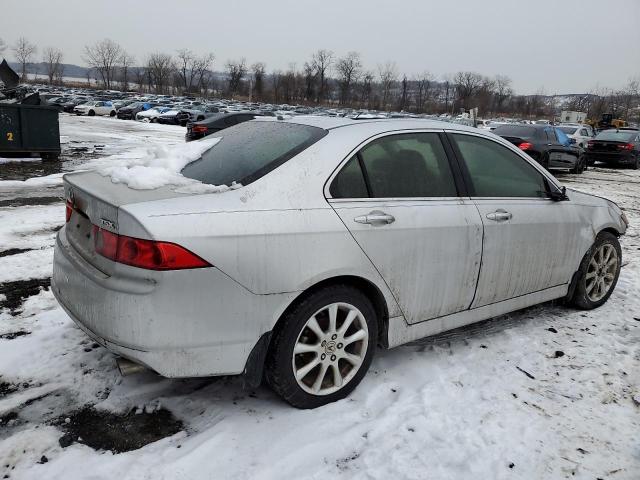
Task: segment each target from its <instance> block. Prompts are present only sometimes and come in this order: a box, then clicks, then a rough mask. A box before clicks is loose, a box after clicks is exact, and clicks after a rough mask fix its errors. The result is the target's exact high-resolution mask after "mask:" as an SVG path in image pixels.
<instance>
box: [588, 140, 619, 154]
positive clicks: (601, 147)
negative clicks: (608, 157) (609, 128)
mask: <svg viewBox="0 0 640 480" xmlns="http://www.w3.org/2000/svg"><path fill="white" fill-rule="evenodd" d="M626 143H627V142H617V141H613V140H592V141H591V142H590V145H591V148H590V150H592V151H594V152H608V153H618V152H620V149H619V148H618V146H619V145H624V144H626Z"/></svg>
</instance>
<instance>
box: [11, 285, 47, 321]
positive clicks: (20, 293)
mask: <svg viewBox="0 0 640 480" xmlns="http://www.w3.org/2000/svg"><path fill="white" fill-rule="evenodd" d="M50 286H51V278H50V277H48V278H35V279H31V280H18V281H15V282H7V283H0V294H2V295H4V296H5V297H6V299H5V300H4V301H2V302H0V308H8V309H9V310H10V311H11V314H12V315H15V314H16V311H17V310H18V309H19V308H20V306H22V302H23V301H24V300H25V299H26V298H29V297H30V296H32V295H37V294H38V293H40V290H41V289H48V288H49V287H50Z"/></svg>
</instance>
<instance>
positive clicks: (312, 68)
mask: <svg viewBox="0 0 640 480" xmlns="http://www.w3.org/2000/svg"><path fill="white" fill-rule="evenodd" d="M7 48H10V49H11V51H12V52H13V54H14V57H15V59H16V61H17V62H18V63H19V64H20V66H21V76H22V79H23V80H26V67H27V65H28V64H29V63H30V62H32V61H33V60H34V59H35V58H36V55H37V53H38V48H37V47H36V45H34V44H32V43H31V42H29V41H28V40H27V39H26V38H24V37H21V38H19V39H18V40H17V41H16V43H15V44H13V45H11V46H8V45H6V44H5V43H4V42H2V40H1V39H0V53H2V51H3V50H6V49H7ZM62 60H63V54H62V52H61V51H60V50H59V49H57V48H54V47H47V48H45V49H43V50H42V61H43V63H44V65H45V70H46V72H45V73H46V75H47V78H48V81H49V83H50V84H54V83H61V82H62V77H63V74H64V65H63V63H62ZM83 60H84V61H85V63H86V64H87V65H88V67H89V68H88V70H87V83H90V82H91V79H92V77H93V78H94V79H95V80H97V81H98V83H99V85H100V86H101V87H102V88H105V89H119V90H132V89H133V90H136V91H141V92H148V93H156V94H192V95H199V96H204V97H208V96H216V97H223V98H224V97H226V98H237V99H243V100H248V99H251V100H253V101H259V102H272V103H288V104H303V105H323V106H334V107H343V108H358V109H370V110H396V111H406V112H414V113H437V114H441V113H449V114H457V113H459V112H461V111H468V110H469V109H472V108H478V111H479V115H481V116H487V117H488V116H511V117H514V116H515V117H525V118H531V117H552V116H553V115H554V113H556V105H554V104H553V102H552V100H551V97H549V96H548V95H545V94H544V92H542V91H540V92H538V93H536V94H534V95H518V94H516V93H515V92H514V90H513V88H512V86H511V84H512V82H511V79H510V78H509V77H507V76H505V75H496V76H493V77H489V76H485V75H481V74H478V73H475V72H468V71H461V72H457V73H455V74H449V75H444V76H441V77H440V78H438V77H436V76H435V75H434V74H432V73H430V72H428V71H424V72H422V73H420V74H418V75H411V76H409V75H407V74H404V73H401V72H399V70H398V68H397V66H396V64H395V62H392V61H388V62H385V63H383V64H379V65H377V66H376V68H373V69H372V68H367V67H366V66H365V65H364V64H363V62H362V57H361V55H360V53H358V52H354V51H351V52H348V53H346V54H345V55H343V56H338V55H336V54H335V53H334V52H332V51H330V50H326V49H319V50H317V51H315V52H314V53H313V54H311V56H310V58H308V60H307V61H305V62H304V63H302V65H301V66H298V64H296V63H291V64H289V67H288V68H287V69H284V70H282V69H275V70H272V71H270V72H268V71H267V66H266V64H265V63H264V62H255V63H253V64H251V65H249V64H248V63H247V61H246V59H245V58H241V59H232V60H228V61H227V62H226V63H225V64H224V65H223V66H222V68H221V67H218V65H217V64H216V65H215V66H216V67H218V70H221V71H222V74H216V73H214V62H215V60H216V58H215V55H214V54H213V53H207V54H205V55H197V54H195V53H193V52H192V51H191V50H189V49H180V50H177V51H176V52H175V53H173V54H170V53H161V52H157V53H152V54H149V55H147V56H146V58H144V59H142V61H141V62H137V61H136V59H135V58H134V57H133V56H132V55H130V54H129V53H127V51H126V50H125V49H124V48H123V47H122V46H120V45H119V44H118V43H117V42H114V41H113V40H111V39H104V40H101V41H98V42H96V43H94V44H91V45H86V46H85V48H84V53H83ZM639 103H640V82H639V81H638V79H632V80H630V81H629V82H628V84H627V85H626V86H625V87H624V88H622V89H618V90H613V89H602V88H601V89H598V90H597V91H593V92H589V93H588V94H585V95H576V96H574V97H572V98H571V100H570V101H569V103H568V104H567V105H565V106H564V107H563V108H564V109H565V110H577V111H585V112H587V114H588V116H589V118H594V119H597V118H599V117H600V116H601V115H602V113H606V112H612V113H613V114H614V115H615V116H616V117H619V118H624V119H626V120H636V121H637V120H638V117H639V116H640V112H639V108H640V107H639Z"/></svg>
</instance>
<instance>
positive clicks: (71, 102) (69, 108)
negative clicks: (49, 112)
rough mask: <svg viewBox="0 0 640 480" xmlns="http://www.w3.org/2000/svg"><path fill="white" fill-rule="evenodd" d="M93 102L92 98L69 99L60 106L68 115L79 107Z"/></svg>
mask: <svg viewBox="0 0 640 480" xmlns="http://www.w3.org/2000/svg"><path fill="white" fill-rule="evenodd" d="M89 101H91V99H90V98H81V97H75V98H67V99H66V100H65V101H64V102H63V103H61V104H60V106H61V107H62V110H63V111H64V112H67V113H73V109H74V108H75V107H77V106H78V105H81V104H83V103H86V102H89Z"/></svg>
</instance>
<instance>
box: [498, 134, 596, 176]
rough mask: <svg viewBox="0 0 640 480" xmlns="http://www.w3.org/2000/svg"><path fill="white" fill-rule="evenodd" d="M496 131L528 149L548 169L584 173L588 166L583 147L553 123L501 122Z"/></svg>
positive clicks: (521, 148) (527, 151)
mask: <svg viewBox="0 0 640 480" xmlns="http://www.w3.org/2000/svg"><path fill="white" fill-rule="evenodd" d="M493 133H495V134H496V135H500V136H501V137H502V138H504V139H505V140H508V141H510V142H511V143H513V144H514V145H516V146H517V147H518V148H519V149H520V150H523V151H525V152H526V153H527V154H529V156H530V157H532V158H533V159H534V160H535V161H537V162H538V163H539V164H540V165H542V166H543V167H544V168H546V169H547V170H552V169H562V170H570V171H571V172H573V173H582V172H584V170H585V168H586V165H587V163H586V159H585V156H584V153H583V150H582V149H581V148H580V147H575V146H573V145H571V140H570V139H569V137H567V135H566V134H565V133H564V132H562V130H560V129H559V128H557V127H554V126H553V125H501V126H499V127H497V128H496V129H495V130H493Z"/></svg>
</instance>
